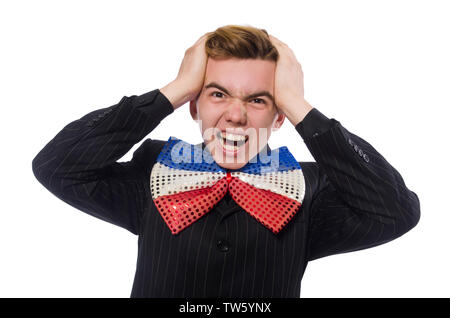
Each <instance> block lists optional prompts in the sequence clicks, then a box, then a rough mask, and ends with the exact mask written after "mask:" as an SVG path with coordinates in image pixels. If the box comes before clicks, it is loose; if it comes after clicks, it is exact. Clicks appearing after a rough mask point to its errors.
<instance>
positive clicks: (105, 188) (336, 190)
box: [32, 89, 420, 297]
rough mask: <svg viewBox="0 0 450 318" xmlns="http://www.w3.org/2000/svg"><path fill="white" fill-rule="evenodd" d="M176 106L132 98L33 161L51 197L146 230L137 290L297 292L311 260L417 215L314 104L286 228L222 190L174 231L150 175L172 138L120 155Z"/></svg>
mask: <svg viewBox="0 0 450 318" xmlns="http://www.w3.org/2000/svg"><path fill="white" fill-rule="evenodd" d="M173 111H174V109H173V106H172V105H171V104H170V101H169V100H168V99H167V98H166V97H165V96H164V95H163V94H162V93H160V91H159V90H158V89H155V90H153V91H150V92H148V93H146V94H143V95H140V96H135V95H133V96H130V97H126V96H125V97H123V98H122V99H121V100H120V102H119V103H118V104H116V105H113V106H111V107H107V108H101V109H98V110H95V111H93V112H90V113H89V114H87V115H85V116H83V117H81V118H79V119H77V120H74V121H73V122H71V123H69V124H68V125H66V126H65V127H64V128H63V129H62V130H61V131H60V132H59V133H58V134H57V135H56V136H55V137H54V138H53V139H52V140H51V141H50V142H48V143H47V145H46V146H45V147H44V148H43V149H42V150H41V151H40V152H39V153H38V154H37V156H36V157H35V158H34V160H33V162H32V168H33V172H34V174H35V176H36V178H37V179H38V180H39V182H41V183H42V185H43V186H44V187H46V188H47V189H48V190H49V191H50V192H51V193H53V194H54V195H55V196H57V197H58V198H60V199H61V200H63V201H64V202H66V203H68V204H70V205H71V206H73V207H75V208H77V209H79V210H80V211H83V212H85V213H88V214H90V215H92V216H95V217H97V218H100V219H102V220H105V221H107V222H110V223H112V224H115V225H118V226H121V227H123V228H125V229H127V230H129V231H130V232H131V233H133V234H136V235H138V260H137V267H136V274H135V278H134V284H133V288H132V292H131V297H299V296H300V285H301V280H302V277H303V273H304V271H305V268H306V265H307V263H308V261H311V260H314V259H317V258H320V257H325V256H328V255H333V254H337V253H345V252H351V251H356V250H360V249H364V248H369V247H373V246H376V245H379V244H383V243H386V242H388V241H391V240H393V239H395V238H397V237H399V236H401V235H403V234H404V233H406V232H407V231H409V230H410V229H411V228H413V227H414V226H415V225H416V224H417V222H418V221H419V219H420V203H419V199H418V197H417V195H416V194H415V193H414V192H413V191H411V190H409V189H408V188H407V187H406V185H405V183H404V181H403V179H402V177H401V175H400V174H399V173H398V172H397V170H396V169H394V168H393V167H392V166H391V165H390V164H389V163H388V162H387V161H386V159H385V158H384V157H383V156H382V155H380V154H379V153H378V152H377V150H375V149H374V148H373V147H372V146H371V145H370V144H369V143H368V142H366V141H365V140H364V139H362V138H360V137H358V136H357V135H355V134H353V133H351V132H349V131H348V130H347V129H346V128H344V127H343V126H342V125H341V123H340V122H339V121H337V120H335V119H329V118H327V117H326V116H325V115H323V114H322V113H321V112H320V111H319V110H317V109H316V108H314V109H313V110H311V111H310V112H309V113H308V114H307V115H306V117H305V118H304V119H303V121H301V122H300V123H298V124H297V125H296V126H295V129H296V131H297V132H298V134H299V138H298V139H296V140H291V141H289V144H287V146H288V147H289V148H294V147H295V146H296V144H298V145H299V144H300V142H302V141H303V142H304V143H305V144H306V146H307V147H308V149H309V150H310V152H311V154H312V155H313V157H314V159H315V160H316V162H301V161H300V162H299V163H300V166H301V168H302V171H303V175H304V177H305V186H306V190H305V197H304V199H303V202H302V206H301V208H300V210H299V212H298V213H297V214H296V215H295V216H294V218H293V219H292V220H291V221H290V222H289V223H288V225H287V226H286V227H285V228H283V229H282V230H281V232H280V233H278V234H273V233H272V232H271V231H270V230H269V229H267V228H265V227H264V226H263V225H262V224H261V223H259V222H258V221H256V220H255V219H254V218H253V217H252V216H250V215H249V214H248V213H246V212H245V211H244V210H242V209H241V207H240V206H239V205H237V204H236V203H235V202H234V201H233V200H232V199H231V197H230V196H229V195H226V196H225V197H224V198H223V199H222V200H221V201H220V202H219V203H218V204H217V205H216V206H215V207H214V208H213V209H212V210H211V211H210V212H209V213H208V214H207V215H205V216H203V217H202V218H201V219H199V220H197V221H196V222H194V223H193V224H192V225H191V226H189V227H187V228H186V229H185V230H183V231H182V232H180V233H179V234H177V235H172V234H171V232H170V230H169V228H168V227H167V225H166V224H165V222H164V220H163V219H162V217H161V215H160V214H159V212H158V210H157V209H156V207H155V205H154V204H153V201H152V196H151V193H150V184H149V181H150V180H149V178H150V172H151V169H152V166H153V164H154V163H155V160H156V158H157V156H158V154H159V152H160V151H161V149H162V146H163V145H164V143H165V142H166V141H163V140H155V139H151V138H147V139H146V140H145V141H144V142H143V143H142V144H141V146H140V147H139V148H138V149H137V150H136V151H135V152H134V153H133V158H132V160H131V161H129V162H117V160H118V159H119V158H121V157H122V156H124V155H125V154H126V153H127V152H128V151H129V150H130V149H131V148H132V147H133V146H134V145H135V144H136V143H138V142H140V141H141V140H142V139H143V138H144V137H145V136H147V135H148V134H149V133H150V132H151V131H152V130H153V129H154V128H155V127H156V126H157V125H158V124H159V123H160V121H161V120H163V119H164V118H165V117H166V116H168V115H169V114H171V113H172V112H173ZM42 208H44V207H42Z"/></svg>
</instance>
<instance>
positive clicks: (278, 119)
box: [272, 111, 286, 131]
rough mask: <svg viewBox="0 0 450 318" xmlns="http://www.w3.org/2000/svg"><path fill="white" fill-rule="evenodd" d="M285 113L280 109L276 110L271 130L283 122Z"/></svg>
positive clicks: (274, 129)
mask: <svg viewBox="0 0 450 318" xmlns="http://www.w3.org/2000/svg"><path fill="white" fill-rule="evenodd" d="M285 118H286V115H285V114H284V113H283V112H282V111H278V112H277V114H276V117H275V119H274V123H273V125H272V131H277V130H278V129H280V127H281V126H282V125H283V123H284V119H285Z"/></svg>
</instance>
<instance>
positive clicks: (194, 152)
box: [150, 137, 305, 234]
mask: <svg viewBox="0 0 450 318" xmlns="http://www.w3.org/2000/svg"><path fill="white" fill-rule="evenodd" d="M202 148H203V147H202V144H199V145H191V144H189V143H186V142H184V141H182V140H180V139H178V138H176V137H170V138H169V140H168V141H167V143H166V144H165V145H164V147H163V149H162V150H161V153H160V154H159V156H158V158H157V160H156V163H155V164H154V166H153V168H152V171H151V176H150V181H151V194H152V198H153V202H154V204H155V206H156V207H157V209H158V211H159V212H160V214H161V216H162V218H163V219H164V221H165V222H166V224H167V225H168V227H169V228H170V230H171V231H172V234H177V233H179V232H180V231H182V230H183V229H185V228H186V227H188V226H189V225H191V224H192V223H194V222H195V221H197V220H198V219H200V218H201V217H202V216H204V215H205V214H206V213H208V212H209V211H211V209H212V208H213V207H214V206H215V205H216V204H217V203H218V202H219V201H220V200H221V199H222V198H223V197H224V195H225V194H226V193H227V191H229V192H230V195H231V197H232V198H233V200H234V201H235V202H236V203H237V204H238V205H239V206H240V207H241V208H242V209H243V210H244V211H246V212H247V213H249V214H250V215H251V216H252V217H254V218H255V219H256V220H258V221H259V222H260V223H262V224H263V225H264V226H266V227H267V228H269V229H270V230H271V231H272V232H273V233H275V234H276V233H278V232H279V231H280V230H281V229H282V228H283V227H284V226H285V225H286V224H287V223H288V222H289V221H290V220H291V219H292V217H293V216H294V215H295V214H296V213H297V211H298V210H299V208H300V206H301V204H302V200H303V197H304V195H305V179H304V176H303V172H302V169H301V167H300V164H299V163H298V162H297V161H296V160H295V158H294V156H293V155H292V154H291V153H290V152H289V150H288V149H287V147H280V148H278V149H275V150H270V149H268V151H267V154H266V157H265V159H264V158H261V156H260V154H258V155H257V156H255V158H256V160H255V158H253V159H252V160H250V161H249V162H248V163H247V164H246V165H245V166H244V167H242V168H240V169H237V170H231V171H227V170H226V169H224V168H222V167H220V166H219V165H218V164H217V163H216V162H215V161H214V159H213V158H212V156H211V154H210V153H209V151H208V149H207V147H205V149H202ZM252 161H254V162H252Z"/></svg>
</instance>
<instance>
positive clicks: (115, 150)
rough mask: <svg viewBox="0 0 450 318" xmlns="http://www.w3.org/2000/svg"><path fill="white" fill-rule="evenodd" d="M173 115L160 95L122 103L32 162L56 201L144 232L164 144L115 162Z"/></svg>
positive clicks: (75, 125) (92, 116) (71, 130)
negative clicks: (152, 162)
mask: <svg viewBox="0 0 450 318" xmlns="http://www.w3.org/2000/svg"><path fill="white" fill-rule="evenodd" d="M173 111H174V108H173V106H172V105H171V103H170V101H169V100H168V99H167V98H166V97H165V96H164V95H163V94H162V93H160V91H159V90H158V89H155V90H153V91H151V92H149V93H146V94H143V95H141V96H135V95H133V96H131V97H123V98H122V99H121V101H120V102H119V103H118V104H116V105H113V106H111V107H107V108H102V109H98V110H95V111H93V112H91V113H89V114H87V115H85V116H83V117H81V118H80V119H78V120H75V121H73V122H71V123H70V124H68V125H66V126H65V127H64V128H63V129H62V130H61V131H60V132H59V133H58V134H57V135H56V136H55V137H54V138H53V139H52V140H51V141H50V142H49V143H48V144H47V145H46V146H45V147H44V148H43V149H42V150H41V151H40V152H39V153H38V154H37V156H36V157H35V158H34V159H33V162H32V168H33V173H34V175H35V176H36V178H37V179H38V180H39V182H40V183H41V184H42V185H43V186H44V187H46V188H47V189H48V190H49V191H50V192H52V193H53V194H54V195H55V196H57V197H58V198H60V199H61V200H63V201H64V202H66V203H68V204H70V205H71V206H73V207H75V208H77V209H79V210H81V211H83V212H86V213H88V214H90V215H92V216H94V217H97V218H99V219H102V220H104V221H107V222H110V223H112V224H115V225H118V226H121V227H123V228H125V229H127V230H129V231H131V232H132V233H134V234H137V233H138V232H139V226H140V220H141V217H142V213H143V211H144V206H143V202H144V196H145V192H144V189H145V188H144V186H143V184H144V182H146V181H145V175H146V173H145V169H144V167H145V164H147V162H143V160H144V159H145V160H149V157H152V156H154V157H156V156H157V155H158V153H159V151H160V149H161V147H162V145H161V142H159V141H153V140H151V139H147V140H146V141H145V142H144V143H143V144H142V145H141V147H139V148H138V149H137V150H136V151H135V152H134V154H133V159H132V160H131V161H129V162H116V161H117V160H118V159H119V158H121V157H122V156H123V155H125V154H126V153H127V152H128V151H129V150H130V149H131V148H132V147H133V146H134V145H135V144H136V143H138V142H139V141H141V140H142V139H143V138H144V137H145V136H146V135H147V134H148V133H150V132H151V131H152V130H153V129H154V128H155V127H156V126H157V125H158V124H159V123H160V121H161V120H162V119H163V118H165V117H166V116H167V115H169V114H170V113H172V112H173Z"/></svg>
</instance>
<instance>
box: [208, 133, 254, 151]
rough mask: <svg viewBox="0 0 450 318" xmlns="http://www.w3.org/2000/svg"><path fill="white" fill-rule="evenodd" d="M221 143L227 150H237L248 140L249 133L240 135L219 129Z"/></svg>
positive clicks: (218, 135) (218, 134)
mask: <svg viewBox="0 0 450 318" xmlns="http://www.w3.org/2000/svg"><path fill="white" fill-rule="evenodd" d="M216 137H217V139H218V140H219V142H220V145H221V146H222V148H223V149H224V150H226V151H227V152H237V151H238V150H239V149H240V148H241V147H242V146H243V145H245V143H246V142H247V141H248V135H238V134H231V133H226V132H222V131H219V132H217V135H216Z"/></svg>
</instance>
